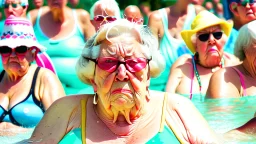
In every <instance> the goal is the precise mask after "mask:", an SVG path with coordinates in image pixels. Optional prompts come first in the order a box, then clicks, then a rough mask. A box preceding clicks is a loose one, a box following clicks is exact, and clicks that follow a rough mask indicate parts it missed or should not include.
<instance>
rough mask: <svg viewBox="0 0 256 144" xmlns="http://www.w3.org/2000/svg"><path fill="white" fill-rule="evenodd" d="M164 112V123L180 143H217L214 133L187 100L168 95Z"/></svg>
mask: <svg viewBox="0 0 256 144" xmlns="http://www.w3.org/2000/svg"><path fill="white" fill-rule="evenodd" d="M166 111H167V113H166V122H167V124H168V126H169V127H170V128H171V129H172V131H173V132H174V134H175V135H176V137H177V138H178V139H179V141H180V142H181V143H214V144H215V143H218V140H219V139H218V138H217V136H216V134H215V132H214V131H213V130H212V129H211V128H210V126H209V125H208V123H207V121H206V120H205V119H204V117H203V116H202V115H201V113H200V112H199V111H198V110H197V109H196V107H195V106H194V105H193V103H192V102H191V101H190V100H189V99H187V98H184V97H181V96H179V95H177V94H170V95H169V97H168V104H167V109H166Z"/></svg>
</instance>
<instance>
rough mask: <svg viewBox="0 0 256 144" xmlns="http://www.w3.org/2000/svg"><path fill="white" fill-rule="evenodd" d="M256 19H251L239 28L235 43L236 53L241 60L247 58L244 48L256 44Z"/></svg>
mask: <svg viewBox="0 0 256 144" xmlns="http://www.w3.org/2000/svg"><path fill="white" fill-rule="evenodd" d="M255 25H256V20H254V21H251V22H249V23H247V24H245V25H244V26H242V27H241V29H240V30H239V34H238V37H237V40H236V43H235V49H234V54H235V56H237V57H238V58H239V60H240V61H243V60H244V59H245V54H244V49H246V48H249V47H251V46H252V45H255V44H256V28H255Z"/></svg>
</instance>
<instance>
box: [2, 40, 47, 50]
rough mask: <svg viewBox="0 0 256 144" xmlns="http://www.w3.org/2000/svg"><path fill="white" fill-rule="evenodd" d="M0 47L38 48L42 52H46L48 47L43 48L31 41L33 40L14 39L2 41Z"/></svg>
mask: <svg viewBox="0 0 256 144" xmlns="http://www.w3.org/2000/svg"><path fill="white" fill-rule="evenodd" d="M0 46H8V47H10V48H16V47H18V46H27V47H36V48H38V49H39V50H40V52H44V51H46V47H44V46H42V45H41V44H39V43H38V42H36V41H31V40H24V39H22V40H19V39H17V40H13V39H4V40H1V42H0Z"/></svg>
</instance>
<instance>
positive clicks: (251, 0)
mask: <svg viewBox="0 0 256 144" xmlns="http://www.w3.org/2000/svg"><path fill="white" fill-rule="evenodd" d="M247 3H249V5H250V6H253V4H255V3H256V0H238V1H237V4H238V5H239V6H244V7H245V6H246V5H247Z"/></svg>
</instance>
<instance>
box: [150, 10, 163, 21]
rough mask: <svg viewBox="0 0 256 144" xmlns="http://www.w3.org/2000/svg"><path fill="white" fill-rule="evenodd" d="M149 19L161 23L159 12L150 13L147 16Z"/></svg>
mask: <svg viewBox="0 0 256 144" xmlns="http://www.w3.org/2000/svg"><path fill="white" fill-rule="evenodd" d="M149 19H150V20H154V21H162V16H161V14H160V13H159V10H155V11H153V12H151V14H150V15H149Z"/></svg>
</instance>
